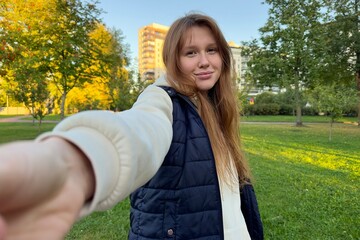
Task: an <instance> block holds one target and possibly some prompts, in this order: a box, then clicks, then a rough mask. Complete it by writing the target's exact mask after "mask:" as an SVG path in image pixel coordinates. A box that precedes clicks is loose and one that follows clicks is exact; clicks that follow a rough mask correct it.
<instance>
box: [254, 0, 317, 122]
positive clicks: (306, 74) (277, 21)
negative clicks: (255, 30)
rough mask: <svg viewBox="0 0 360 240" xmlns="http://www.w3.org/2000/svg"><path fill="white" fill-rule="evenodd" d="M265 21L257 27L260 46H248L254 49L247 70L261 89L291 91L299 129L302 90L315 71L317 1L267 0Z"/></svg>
mask: <svg viewBox="0 0 360 240" xmlns="http://www.w3.org/2000/svg"><path fill="white" fill-rule="evenodd" d="M265 2H266V3H267V4H269V5H270V9H269V17H268V20H267V22H266V24H265V26H263V27H262V28H260V34H261V37H260V40H261V44H258V43H257V42H256V41H254V42H253V43H251V44H249V45H250V48H251V49H252V50H253V52H252V58H251V60H250V61H249V69H250V72H251V73H252V74H253V78H254V80H255V81H256V83H257V84H259V85H261V86H269V87H272V86H274V85H277V86H279V87H285V88H287V89H289V88H291V89H293V90H294V94H295V95H294V96H295V106H296V125H297V126H302V118H301V116H302V113H301V109H302V99H301V91H302V90H303V89H304V88H306V87H308V86H310V85H311V84H312V83H313V81H314V78H313V77H312V75H313V73H314V72H316V70H315V69H314V67H316V66H317V64H316V61H317V59H316V57H315V53H314V48H315V46H316V45H317V41H318V38H317V35H318V31H319V29H320V28H319V25H321V19H322V14H321V11H320V10H321V5H320V3H319V1H310V0H305V1H297V0H266V1H265Z"/></svg>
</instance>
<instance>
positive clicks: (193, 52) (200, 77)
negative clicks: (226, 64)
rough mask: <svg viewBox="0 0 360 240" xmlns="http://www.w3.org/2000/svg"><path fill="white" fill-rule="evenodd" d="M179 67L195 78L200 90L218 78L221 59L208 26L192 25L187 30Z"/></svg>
mask: <svg viewBox="0 0 360 240" xmlns="http://www.w3.org/2000/svg"><path fill="white" fill-rule="evenodd" d="M180 68H181V71H182V72H183V73H184V74H185V75H188V76H191V77H193V78H194V79H195V83H196V86H197V88H198V89H199V90H200V91H208V90H210V89H211V88H212V87H213V86H214V85H215V84H216V82H217V81H218V80H219V77H220V73H221V69H222V61H221V56H220V54H219V51H218V46H217V43H216V41H215V38H214V36H213V34H212V33H211V32H210V29H209V28H207V27H198V26H194V27H191V28H190V29H189V30H187V32H186V34H185V44H184V46H183V48H182V49H181V50H180Z"/></svg>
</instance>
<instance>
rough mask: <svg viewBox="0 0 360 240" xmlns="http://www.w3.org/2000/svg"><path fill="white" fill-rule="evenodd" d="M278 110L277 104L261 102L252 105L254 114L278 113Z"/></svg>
mask: <svg viewBox="0 0 360 240" xmlns="http://www.w3.org/2000/svg"><path fill="white" fill-rule="evenodd" d="M279 110H280V106H279V104H276V103H261V104H256V105H254V114H255V115H278V114H279Z"/></svg>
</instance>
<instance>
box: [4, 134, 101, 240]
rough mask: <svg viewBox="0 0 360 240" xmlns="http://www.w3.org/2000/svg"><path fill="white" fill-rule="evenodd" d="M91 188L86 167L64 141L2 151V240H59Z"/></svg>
mask: <svg viewBox="0 0 360 240" xmlns="http://www.w3.org/2000/svg"><path fill="white" fill-rule="evenodd" d="M94 186H95V183H94V175H93V170H92V168H91V165H90V163H89V161H88V160H87V158H86V157H85V156H84V155H83V154H82V152H81V151H79V150H78V149H77V148H76V147H75V146H73V145H72V144H71V143H69V142H67V141H66V140H64V139H61V138H57V137H51V138H48V139H46V140H44V141H42V142H34V141H22V142H15V143H10V144H5V145H2V146H0V239H7V240H8V239H30V240H31V239H62V238H63V237H64V236H65V234H66V233H67V232H68V231H69V229H70V228H71V226H72V224H73V223H74V222H75V220H76V219H77V217H78V215H79V211H80V209H81V207H82V206H83V205H84V202H86V201H87V200H89V199H90V198H91V197H92V195H93V193H94ZM69 199H71V200H70V201H69ZM5 234H6V237H5Z"/></svg>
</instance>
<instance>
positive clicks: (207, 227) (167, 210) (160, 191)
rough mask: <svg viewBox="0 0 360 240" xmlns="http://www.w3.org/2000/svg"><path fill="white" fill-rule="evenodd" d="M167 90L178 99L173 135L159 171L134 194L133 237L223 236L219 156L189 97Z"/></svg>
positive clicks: (205, 239) (214, 239)
mask: <svg viewBox="0 0 360 240" xmlns="http://www.w3.org/2000/svg"><path fill="white" fill-rule="evenodd" d="M163 88H164V89H165V90H166V91H167V92H168V94H169V96H170V97H171V99H172V102H173V139H172V143H171V146H170V149H169V152H168V153H167V155H166V157H165V159H164V162H163V164H162V166H161V167H160V169H159V170H158V172H157V173H156V175H155V176H154V177H153V178H152V179H151V180H150V181H149V182H148V183H146V184H145V185H144V186H142V187H141V188H139V189H137V190H136V191H135V192H133V193H132V194H131V196H130V200H131V212H130V226H131V227H130V232H129V239H131V240H133V239H138V240H154V239H177V240H184V239H196V240H219V239H224V233H223V222H222V208H221V199H220V189H219V185H218V178H217V173H216V168H215V160H214V156H213V152H212V149H211V145H210V141H209V137H208V135H207V132H206V130H205V127H204V125H203V122H202V121H201V119H200V117H199V115H198V113H197V111H196V108H195V106H194V105H193V104H192V103H191V101H190V100H189V99H188V98H187V97H185V96H182V95H180V94H177V93H176V92H175V90H174V89H172V88H168V87H163ZM255 202H256V199H255ZM256 210H257V205H256ZM250 215H252V214H251V213H250ZM244 216H245V215H244Z"/></svg>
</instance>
